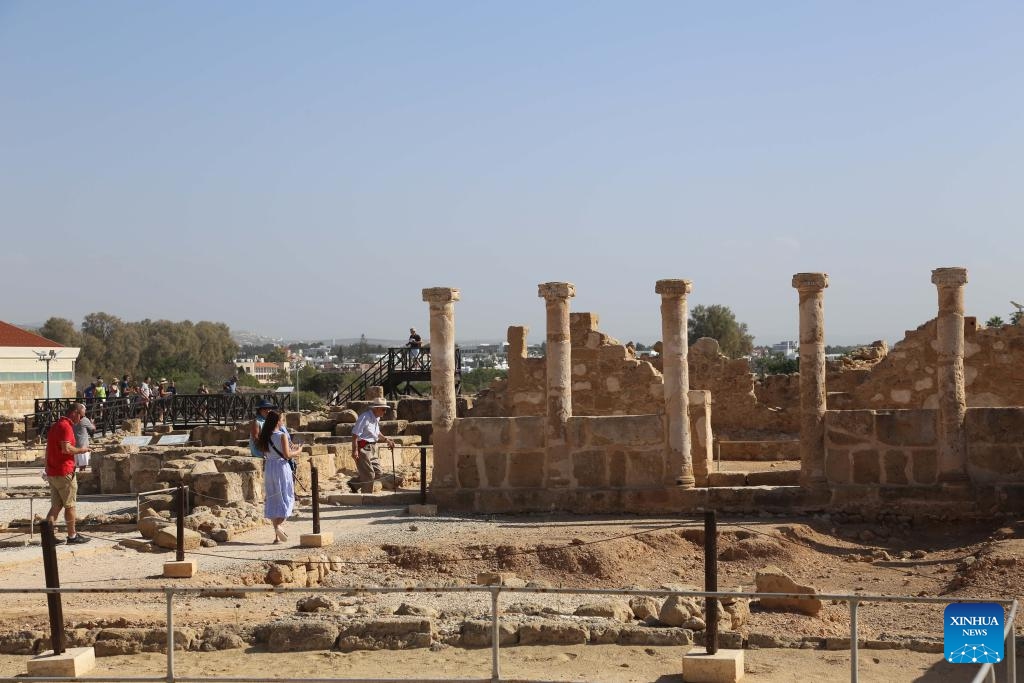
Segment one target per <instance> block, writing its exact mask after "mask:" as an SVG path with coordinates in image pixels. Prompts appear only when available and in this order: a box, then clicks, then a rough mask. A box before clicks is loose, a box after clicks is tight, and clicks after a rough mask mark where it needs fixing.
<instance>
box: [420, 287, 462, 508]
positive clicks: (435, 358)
mask: <svg viewBox="0 0 1024 683" xmlns="http://www.w3.org/2000/svg"><path fill="white" fill-rule="evenodd" d="M459 298H460V295H459V290H457V289H454V288H451V287H431V288H429V289H424V290H423V300H424V301H426V302H427V303H429V304H430V398H431V401H430V419H431V422H432V423H433V434H432V435H431V443H433V446H434V477H433V483H432V486H433V487H435V488H454V487H455V483H456V480H455V416H456V397H455V302H456V301H458V300H459Z"/></svg>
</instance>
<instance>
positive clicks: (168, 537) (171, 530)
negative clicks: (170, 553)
mask: <svg viewBox="0 0 1024 683" xmlns="http://www.w3.org/2000/svg"><path fill="white" fill-rule="evenodd" d="M202 540H203V537H202V535H201V534H200V533H199V532H198V531H193V530H192V529H189V528H187V527H186V528H184V529H182V543H183V547H184V549H185V550H195V549H196V548H199V547H200V546H201V545H202ZM153 543H154V544H156V545H157V546H159V547H160V548H167V549H169V550H174V549H176V548H177V547H178V534H177V527H176V526H175V525H174V524H168V525H167V526H163V527H159V528H158V529H157V530H156V532H155V533H154V534H153Z"/></svg>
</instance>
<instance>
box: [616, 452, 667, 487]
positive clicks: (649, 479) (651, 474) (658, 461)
mask: <svg viewBox="0 0 1024 683" xmlns="http://www.w3.org/2000/svg"><path fill="white" fill-rule="evenodd" d="M613 457H614V456H613ZM664 468H665V456H664V453H663V452H662V450H661V449H660V448H659V449H652V450H635V449H630V450H628V451H626V485H627V486H632V487H644V486H659V485H661V483H662V481H663V479H664Z"/></svg>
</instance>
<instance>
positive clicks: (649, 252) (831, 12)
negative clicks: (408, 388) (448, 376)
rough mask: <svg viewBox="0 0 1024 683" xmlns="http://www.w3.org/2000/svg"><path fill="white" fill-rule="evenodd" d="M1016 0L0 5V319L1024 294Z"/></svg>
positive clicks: (996, 301) (863, 301)
mask: <svg viewBox="0 0 1024 683" xmlns="http://www.w3.org/2000/svg"><path fill="white" fill-rule="evenodd" d="M1022 35H1024V3H1020V2H998V1H993V2H984V3H970V2H957V3H951V2H939V1H928V2H924V1H922V2H884V3H883V2H873V3H852V2H851V3H845V4H843V3H834V2H816V1H815V2H753V1H751V2H717V3H708V2H700V3H698V2H681V1H674V2H664V3H662V2H639V3H635V2H616V3H611V2H590V1H588V2H515V3H491V2H486V3H482V2H469V1H466V2H460V3H450V2H416V3H412V2H405V3H392V2H359V3H350V2H324V3H318V2H296V3H284V2H279V3H258V2H215V3H208V2H175V3H162V4H160V3H150V2H64V3H47V2H10V1H2V0H0V224H2V230H3V238H2V242H0V249H2V251H0V265H2V273H3V275H2V278H3V285H4V293H5V296H4V306H3V308H2V310H0V318H3V319H5V320H9V321H12V322H22V323H27V322H41V321H42V320H44V319H45V318H46V317H48V316H50V315H60V316H64V317H68V318H71V319H73V320H75V321H76V322H80V321H81V318H82V316H83V315H84V314H85V313H88V312H91V311H106V312H108V313H112V314H115V315H118V316H120V317H122V318H124V319H127V320H139V319H142V318H146V317H149V318H154V319H156V318H168V319H172V320H181V319H186V318H187V319H192V320H200V319H209V320H222V321H224V322H227V323H228V324H229V325H230V326H231V327H232V328H236V329H250V330H257V331H261V332H263V333H266V334H269V335H283V336H287V337H300V338H314V337H331V336H336V337H344V336H358V335H359V334H360V333H365V334H366V335H367V336H368V337H385V338H396V339H397V338H404V336H405V335H406V330H407V329H408V327H409V326H410V325H412V326H416V327H418V328H420V329H425V328H426V327H427V307H426V304H424V303H423V302H422V299H421V294H420V290H421V289H422V288H424V287H431V286H454V287H459V288H460V289H461V290H462V297H463V301H462V302H461V303H459V304H457V305H456V328H457V334H458V336H459V337H460V338H462V339H467V338H503V337H504V335H505V329H506V327H507V326H508V325H510V324H528V325H530V326H531V330H532V331H531V339H532V340H534V341H539V340H540V339H542V338H543V324H544V309H543V301H542V300H541V299H539V298H538V297H537V284H538V283H540V282H546V281H556V280H558V281H562V280H564V281H570V282H573V283H575V284H576V286H577V292H578V294H577V298H576V299H575V300H574V301H573V303H572V307H573V310H576V311H595V312H597V313H599V314H600V315H601V322H602V328H603V329H604V330H605V331H606V332H608V333H609V334H612V335H613V336H616V337H618V338H620V339H621V340H623V341H626V340H629V339H635V340H638V341H648V342H650V341H654V340H655V339H657V338H659V337H660V318H659V312H658V311H659V297H658V296H657V295H656V294H655V293H654V283H655V281H656V280H658V279H660V278H667V277H683V278H689V279H692V280H693V282H694V291H693V294H692V297H691V305H696V304H701V303H703V304H714V303H720V304H725V305H728V306H730V307H731V308H732V309H733V311H734V312H735V313H736V315H737V317H738V318H739V319H740V320H741V321H745V322H746V323H748V325H749V327H750V330H751V331H752V332H753V333H754V334H755V336H756V337H757V341H758V342H759V343H771V342H775V341H778V340H781V339H793V338H796V336H797V304H796V301H797V295H796V292H795V291H794V290H793V289H792V288H791V287H790V279H791V276H792V275H793V273H796V272H801V271H825V272H828V273H829V274H830V276H831V281H832V285H831V288H830V289H829V290H828V291H827V293H826V304H825V305H826V311H825V314H826V329H827V341H829V342H831V343H853V342H863V341H871V340H872V339H876V338H885V339H888V340H890V341H893V340H896V339H899V338H900V337H901V336H902V333H903V330H905V329H908V328H914V327H916V326H917V325H919V324H921V323H922V322H924V321H925V320H927V319H929V318H931V317H933V316H934V315H935V310H936V294H935V288H934V286H933V285H931V283H930V270H931V269H932V268H935V267H939V266H965V267H967V268H968V269H969V274H970V284H969V285H968V287H967V295H966V299H967V309H968V310H967V312H968V315H977V316H979V317H981V318H983V319H984V318H987V317H989V316H991V315H994V314H999V315H1002V316H1003V317H1004V318H1006V317H1008V314H1009V313H1010V311H1011V310H1012V307H1011V306H1010V304H1009V300H1010V299H1016V300H1018V301H1019V300H1022V299H1024V281H1022V278H1021V275H1020V273H1021V262H1022V258H1021V257H1022V247H1024V230H1022V229H1021V222H1022V217H1024V192H1022V191H1021V183H1022V169H1021V165H1022V160H1024V111H1022V110H1024V40H1022V39H1021V36H1022Z"/></svg>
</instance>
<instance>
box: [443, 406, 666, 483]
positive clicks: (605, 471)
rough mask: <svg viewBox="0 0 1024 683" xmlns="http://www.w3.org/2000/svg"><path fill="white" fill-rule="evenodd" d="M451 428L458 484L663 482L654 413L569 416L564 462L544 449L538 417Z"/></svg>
mask: <svg viewBox="0 0 1024 683" xmlns="http://www.w3.org/2000/svg"><path fill="white" fill-rule="evenodd" d="M455 431H456V453H457V459H458V464H457V468H456V470H457V482H458V485H459V487H460V488H463V489H480V488H513V489H514V488H569V489H574V488H609V487H611V488H658V487H661V486H663V485H664V478H665V447H664V423H663V419H662V418H661V417H659V416H657V415H629V416H622V417H571V418H569V423H568V449H566V451H565V456H564V457H565V459H566V460H565V461H564V462H563V461H561V460H560V459H558V458H559V456H558V454H557V453H555V452H551V453H549V452H547V450H546V449H545V445H544V419H543V418H540V417H517V418H471V419H465V420H457V421H456V423H455Z"/></svg>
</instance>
